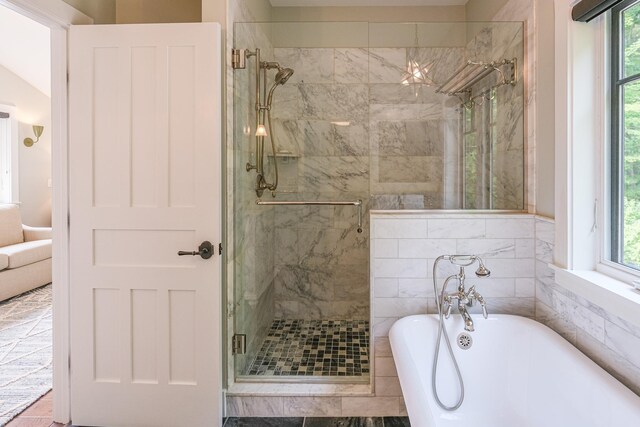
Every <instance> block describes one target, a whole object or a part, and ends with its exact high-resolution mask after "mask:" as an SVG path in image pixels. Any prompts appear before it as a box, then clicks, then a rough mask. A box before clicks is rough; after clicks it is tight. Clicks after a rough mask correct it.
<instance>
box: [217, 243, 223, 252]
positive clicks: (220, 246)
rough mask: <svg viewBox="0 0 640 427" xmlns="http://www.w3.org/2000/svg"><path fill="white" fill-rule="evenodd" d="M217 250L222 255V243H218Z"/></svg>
mask: <svg viewBox="0 0 640 427" xmlns="http://www.w3.org/2000/svg"><path fill="white" fill-rule="evenodd" d="M218 252H219V253H220V255H222V243H219V244H218Z"/></svg>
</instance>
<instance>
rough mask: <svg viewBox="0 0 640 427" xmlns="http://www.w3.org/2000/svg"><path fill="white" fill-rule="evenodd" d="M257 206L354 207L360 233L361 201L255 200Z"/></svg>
mask: <svg viewBox="0 0 640 427" xmlns="http://www.w3.org/2000/svg"><path fill="white" fill-rule="evenodd" d="M256 205H258V206H355V207H357V208H358V229H357V231H358V233H362V200H355V201H353V202H318V201H308V202H298V201H274V202H265V201H262V200H260V199H258V200H256Z"/></svg>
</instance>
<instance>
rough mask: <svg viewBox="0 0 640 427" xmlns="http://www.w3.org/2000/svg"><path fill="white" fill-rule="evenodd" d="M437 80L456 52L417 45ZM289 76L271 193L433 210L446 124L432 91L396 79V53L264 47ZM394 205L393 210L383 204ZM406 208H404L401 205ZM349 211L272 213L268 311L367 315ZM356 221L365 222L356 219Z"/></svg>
mask: <svg viewBox="0 0 640 427" xmlns="http://www.w3.org/2000/svg"><path fill="white" fill-rule="evenodd" d="M414 53H415V54H417V55H419V56H420V57H421V58H423V60H425V61H429V62H431V61H436V62H437V63H438V67H437V68H436V69H437V71H436V74H438V76H437V77H438V78H444V77H445V76H446V75H448V74H450V73H451V72H453V70H455V69H456V68H458V67H459V66H460V64H461V63H462V61H463V57H464V49H462V48H421V49H418V50H417V51H416V52H414ZM274 54H275V59H276V61H278V62H279V63H280V64H282V65H285V66H287V67H291V68H293V69H294V70H295V74H294V75H293V77H292V78H291V79H290V80H289V82H288V83H287V85H286V86H284V87H282V88H280V89H279V92H278V95H277V96H276V99H275V101H274V106H273V118H274V128H275V133H276V134H277V140H278V151H282V152H289V153H292V154H293V156H292V157H290V158H288V159H286V160H283V161H281V163H280V167H281V182H282V183H281V189H282V190H283V191H284V192H289V193H290V194H288V198H290V199H296V198H297V199H311V200H323V199H324V200H327V199H338V200H355V199H362V200H363V201H364V202H365V206H366V207H367V209H365V212H364V213H365V215H364V216H365V218H367V217H368V215H367V213H368V207H369V206H370V204H371V203H370V195H371V194H374V195H376V196H374V197H373V201H375V202H376V205H375V206H374V207H380V203H381V202H382V204H385V202H387V203H386V206H385V207H394V208H398V207H399V206H395V205H394V203H395V201H396V200H398V197H396V196H392V197H385V196H381V195H383V194H394V195H397V194H405V193H412V194H414V195H413V196H404V197H403V198H402V200H403V201H404V203H405V205H408V204H411V206H410V207H413V208H425V207H432V208H440V207H442V204H443V202H442V200H443V196H442V194H443V164H444V151H445V148H444V147H445V140H446V137H447V135H449V138H454V137H455V132H457V119H455V120H452V119H451V118H448V117H447V113H446V111H447V109H446V108H443V104H446V102H447V101H449V100H446V99H444V98H443V97H442V96H441V95H437V94H435V91H434V89H433V88H423V89H422V90H421V91H420V92H419V93H418V96H416V94H415V93H414V91H413V89H412V88H408V87H405V86H402V85H401V84H399V79H400V77H401V76H402V73H403V72H404V70H403V67H404V65H405V63H406V58H407V49H404V48H397V49H393V48H380V49H375V48H371V49H359V48H340V49H329V48H316V49H308V48H304V49H303V48H275V49H274ZM391 205H393V206H391ZM405 207H409V206H405ZM356 221H357V215H356V211H355V209H353V208H349V207H347V208H344V207H341V208H329V207H328V208H317V207H312V208H291V207H284V208H277V209H276V248H278V250H277V251H276V259H275V263H276V270H277V273H276V317H284V318H315V319H317V318H336V319H344V318H350V319H366V318H368V317H369V278H368V271H369V268H368V260H369V256H368V254H369V237H368V236H369V233H368V224H365V227H364V229H365V230H364V233H363V234H357V233H356V232H355V224H356ZM365 222H366V221H365Z"/></svg>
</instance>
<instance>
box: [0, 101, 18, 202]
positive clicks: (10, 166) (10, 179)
mask: <svg viewBox="0 0 640 427" xmlns="http://www.w3.org/2000/svg"><path fill="white" fill-rule="evenodd" d="M18 201H19V194H18V122H17V121H16V109H15V107H13V106H10V105H0V203H17V202H18Z"/></svg>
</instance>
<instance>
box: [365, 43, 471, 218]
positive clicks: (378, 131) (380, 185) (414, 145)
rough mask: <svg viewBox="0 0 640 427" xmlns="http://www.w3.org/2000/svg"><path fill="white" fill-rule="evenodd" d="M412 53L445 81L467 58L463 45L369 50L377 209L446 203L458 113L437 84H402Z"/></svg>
mask: <svg viewBox="0 0 640 427" xmlns="http://www.w3.org/2000/svg"><path fill="white" fill-rule="evenodd" d="M409 56H410V57H412V58H415V59H417V60H418V61H419V62H420V63H421V64H430V66H431V69H432V75H431V78H432V79H433V80H434V81H435V82H436V83H438V82H440V83H442V82H444V81H445V80H447V79H448V78H449V77H450V76H451V75H452V74H453V73H454V72H455V71H456V70H457V69H459V68H460V66H461V65H462V63H463V62H464V49H462V48H372V49H370V56H369V108H370V114H369V127H370V142H371V183H370V187H371V193H372V194H373V200H374V206H375V208H376V209H381V208H392V209H400V208H403V207H405V208H407V207H408V208H412V209H424V208H431V209H439V208H443V207H444V199H445V197H444V189H445V183H444V182H445V177H446V175H445V164H446V162H445V142H448V140H449V138H447V135H448V134H450V130H451V129H452V128H453V129H455V133H456V134H457V128H458V125H457V121H458V117H457V115H455V114H451V112H450V111H449V110H451V109H452V107H451V102H450V100H449V99H448V98H447V97H446V96H443V95H441V94H438V93H436V92H435V87H428V86H423V87H417V88H416V87H411V86H404V85H402V84H400V79H401V77H402V75H403V73H404V72H405V68H406V62H407V57H409ZM456 139H457V138H456ZM394 201H395V204H394Z"/></svg>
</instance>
